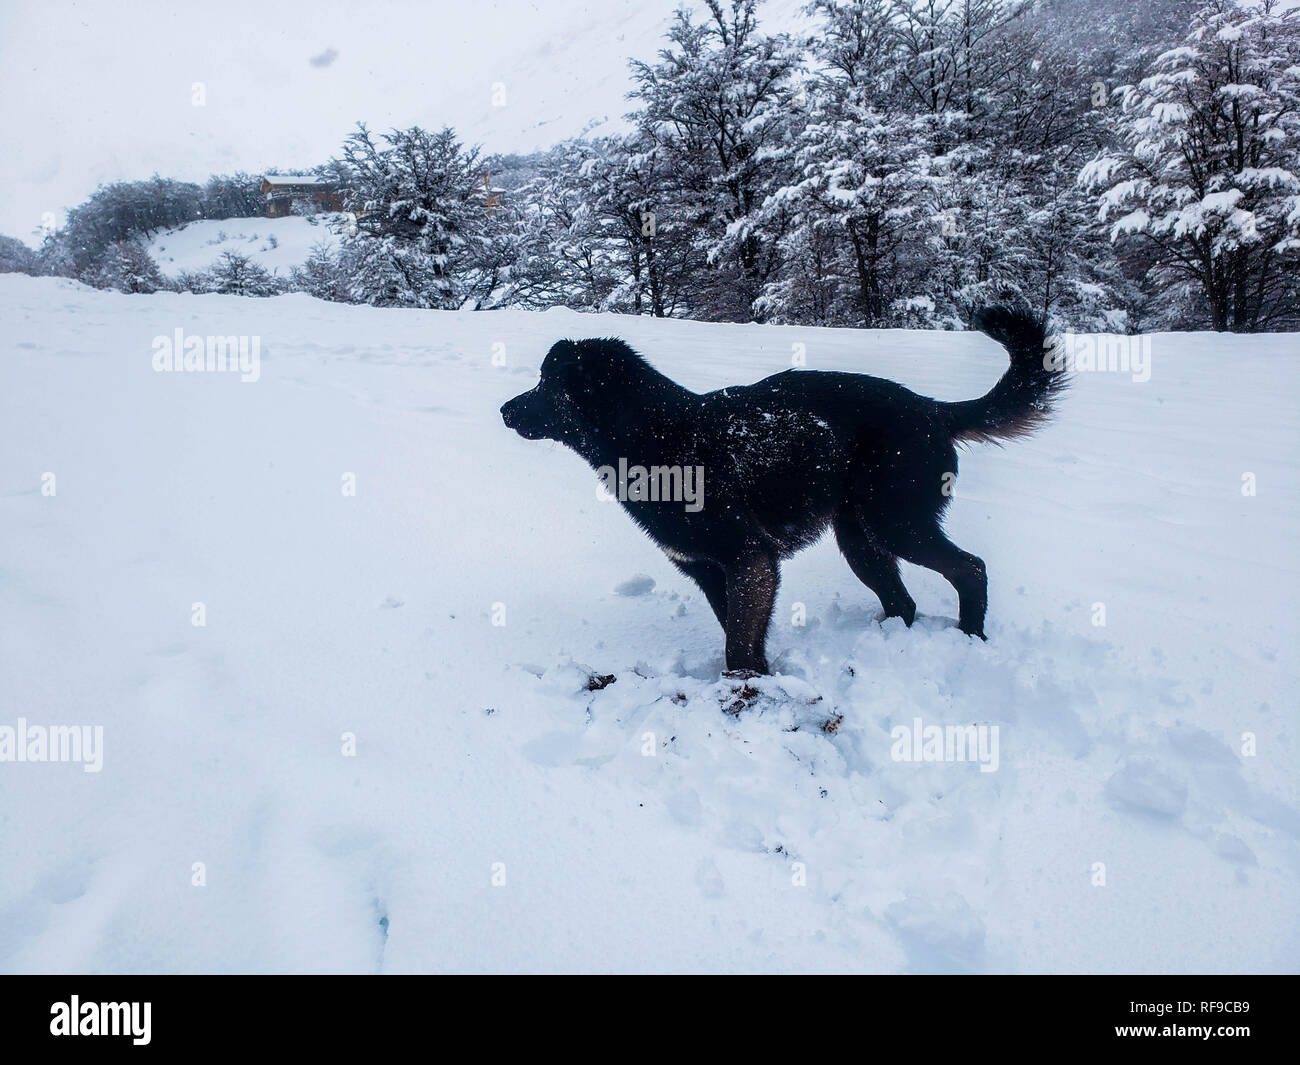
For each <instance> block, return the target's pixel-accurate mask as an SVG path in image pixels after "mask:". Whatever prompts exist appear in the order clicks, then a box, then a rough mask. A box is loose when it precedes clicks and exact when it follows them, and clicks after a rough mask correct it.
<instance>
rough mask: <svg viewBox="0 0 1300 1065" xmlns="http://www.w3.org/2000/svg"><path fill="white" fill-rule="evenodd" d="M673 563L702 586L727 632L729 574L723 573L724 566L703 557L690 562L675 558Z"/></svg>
mask: <svg viewBox="0 0 1300 1065" xmlns="http://www.w3.org/2000/svg"><path fill="white" fill-rule="evenodd" d="M673 565H674V566H676V567H677V568H678V569H679V570H681V571H682V572H683V573H684V574H686V576H688V577H690V579H691V580H693V581H694V582H695V583H696V584H698V585H699V586H700V591H702V592H703V593H704V598H705V599H707V600H708V601H709V606H710V607H712V608H713V613H714V614H715V615H716V616H717V619H718V624H719V625H721V626H722V628H723V631H724V632H725V631H726V628H727V575H726V574H725V573H723V571H722V567H721V566H719V565H717V564H716V563H713V562H706V561H704V560H703V559H692V560H690V561H689V562H687V561H682V560H679V559H673Z"/></svg>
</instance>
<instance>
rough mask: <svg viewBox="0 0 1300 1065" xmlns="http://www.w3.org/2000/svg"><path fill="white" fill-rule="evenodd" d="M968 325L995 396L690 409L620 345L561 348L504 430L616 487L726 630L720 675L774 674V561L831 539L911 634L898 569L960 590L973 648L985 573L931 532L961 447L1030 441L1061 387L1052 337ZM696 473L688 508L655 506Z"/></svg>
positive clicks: (755, 398) (717, 404) (783, 386)
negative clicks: (918, 569) (986, 358)
mask: <svg viewBox="0 0 1300 1065" xmlns="http://www.w3.org/2000/svg"><path fill="white" fill-rule="evenodd" d="M973 324H974V326H975V328H977V329H979V330H981V331H982V332H984V333H985V334H987V335H988V336H990V337H992V338H993V339H994V340H997V341H998V342H999V343H1001V344H1002V345H1003V346H1005V347H1006V348H1007V350H1008V352H1009V353H1010V356H1011V367H1010V369H1008V370H1007V372H1006V373H1005V374H1004V375H1003V377H1002V379H1001V380H1000V381H999V382H998V383H997V384H996V385H995V386H994V387H993V389H992V390H991V391H990V392H989V393H988V394H987V395H985V396H983V397H982V398H980V399H973V400H967V401H965V402H961V403H942V402H940V401H939V400H935V399H930V398H929V397H926V396H919V395H917V394H916V393H915V392H911V391H909V390H908V389H906V388H904V387H903V386H902V385H899V384H895V383H894V382H892V381H885V380H882V379H880V378H878V377H868V376H866V375H864V374H852V373H833V372H828V371H808V370H802V371H800V370H787V371H785V372H784V373H779V374H776V375H775V376H773V377H768V378H765V379H764V380H762V381H759V382H758V383H757V384H753V385H743V386H737V387H734V388H724V389H721V390H720V391H717V392H709V393H707V394H705V395H699V394H698V393H695V392H690V391H688V390H687V389H685V388H682V387H681V386H680V385H678V384H676V383H674V382H673V381H671V380H669V379H668V378H667V377H665V376H664V375H663V374H661V373H659V372H658V371H656V370H655V369H653V368H652V367H651V366H650V365H649V364H648V363H646V361H645V360H644V359H642V358H641V356H639V355H637V354H636V352H634V351H633V350H632V349H631V348H630V347H628V346H627V345H626V344H624V343H623V342H622V341H620V340H579V341H571V340H561V341H559V342H558V343H557V344H555V346H554V347H552V348H551V350H550V352H548V353H547V356H546V359H545V361H544V362H543V363H542V373H541V381H540V382H539V384H538V385H537V387H536V388H534V389H532V390H531V391H528V392H525V393H523V394H522V395H519V396H516V397H515V398H514V399H512V400H510V401H509V402H508V403H506V404H505V405H504V406H503V407H502V408H501V416H502V418H503V419H504V421H505V423H506V426H507V427H509V428H511V429H514V430H515V431H516V432H518V433H519V435H520V436H523V437H525V438H526V439H529V440H539V439H551V440H558V441H559V442H560V443H562V444H566V445H567V446H569V447H571V448H572V449H573V450H574V451H576V452H577V453H578V454H579V455H581V456H582V457H583V458H584V459H586V460H587V461H588V462H589V463H590V464H591V465H592V466H593V467H595V468H596V469H597V470H599V471H601V472H602V476H603V477H604V478H606V480H607V486H609V487H613V485H612V484H611V483H610V482H611V481H612V478H613V471H619V474H618V476H619V484H618V489H619V490H618V495H619V498H620V499H621V500H622V501H623V503H624V506H625V507H626V509H627V511H628V513H629V514H631V515H632V518H633V520H634V521H636V522H637V524H639V525H640V526H641V527H642V528H643V529H645V530H646V532H648V533H649V534H650V536H651V538H653V539H654V540H655V542H656V543H658V544H659V546H660V547H661V548H663V550H664V551H665V552H666V553H667V555H668V557H669V558H670V559H671V560H672V561H673V563H674V564H675V565H676V566H677V568H678V569H680V570H681V571H682V572H683V573H685V574H686V575H687V576H688V577H690V578H692V579H693V580H694V581H695V582H696V583H698V584H699V586H700V588H702V589H703V591H704V594H705V596H706V597H707V598H708V601H709V605H710V606H711V607H712V608H713V612H714V613H715V614H716V615H717V616H718V620H719V621H720V622H721V623H722V627H723V629H724V630H725V631H726V634H727V668H728V670H752V671H755V672H759V673H766V672H767V658H766V655H765V653H764V644H765V643H766V638H767V628H768V623H769V621H770V619H771V615H772V607H773V604H774V602H775V599H776V589H777V581H778V579H779V569H778V566H779V563H780V560H781V559H783V558H787V557H789V556H790V555H792V554H794V553H795V552H796V551H798V550H800V549H801V548H804V547H807V546H808V545H809V544H811V543H813V542H814V541H815V540H816V539H817V538H818V537H819V536H821V534H822V533H823V532H824V531H825V529H826V526H827V525H830V526H832V527H833V528H834V529H835V539H836V541H837V542H838V543H839V547H840V550H841V551H842V552H843V554H844V557H845V558H846V559H847V560H848V563H849V565H850V566H851V567H852V569H853V572H854V573H855V574H856V575H857V577H858V579H859V580H861V581H862V583H863V584H865V585H866V586H867V587H868V588H870V589H871V590H872V591H873V592H875V593H876V595H877V596H879V597H880V602H881V604H882V605H883V606H884V608H885V615H886V616H887V617H895V616H898V617H902V619H903V620H904V622H906V623H907V624H908V625H911V624H912V620H913V619H914V618H915V616H916V604H915V603H914V602H913V601H912V597H911V596H910V595H908V593H907V589H906V588H904V587H903V582H902V580H901V579H900V578H899V575H898V560H899V559H900V558H904V559H906V560H907V561H909V562H914V563H916V564H917V565H920V566H925V567H927V568H929V569H932V570H935V571H936V572H938V573H941V574H942V575H943V576H944V577H945V578H946V579H947V580H948V581H949V582H950V583H951V584H952V586H953V587H954V588H955V589H956V590H957V596H958V600H959V620H958V624H959V626H960V627H961V630H962V631H963V632H965V633H967V634H969V635H971V636H979V637H980V638H981V639H982V638H984V612H985V609H986V607H987V602H988V594H987V585H988V582H987V579H986V577H985V572H984V563H983V561H982V560H980V559H978V558H976V557H975V556H974V555H972V554H969V553H968V552H966V551H963V550H961V549H960V548H959V547H957V546H956V545H955V544H953V543H952V542H950V541H949V540H948V538H947V537H946V536H944V534H943V530H942V528H941V527H940V518H941V516H942V514H943V511H944V508H945V507H946V506H947V503H948V500H949V498H950V492H951V484H952V482H953V478H954V477H955V475H956V473H957V452H956V450H955V448H954V447H953V444H954V442H956V441H975V440H987V441H993V440H999V439H1003V438H1009V437H1016V436H1023V435H1025V434H1027V433H1029V432H1030V431H1032V430H1033V429H1034V428H1035V427H1037V426H1038V425H1040V424H1041V423H1042V422H1043V421H1045V420H1046V418H1047V417H1048V415H1049V414H1050V413H1051V405H1052V401H1053V399H1054V398H1055V397H1056V396H1057V394H1058V393H1059V392H1060V390H1061V389H1062V388H1063V387H1064V385H1065V380H1066V378H1065V375H1064V373H1063V372H1062V371H1061V370H1059V369H1055V368H1053V367H1051V366H1049V365H1048V361H1047V360H1045V359H1044V347H1045V336H1044V328H1043V326H1042V324H1041V323H1039V322H1037V321H1035V320H1034V319H1033V318H1031V317H1030V316H1028V315H1026V314H1023V313H1020V312H1017V311H1013V310H1009V309H1006V308H993V309H989V310H985V311H982V312H980V313H979V314H977V315H976V317H975V321H974V323H973ZM638 467H639V468H640V469H639V470H637V468H638ZM629 468H631V469H632V470H633V474H634V479H635V480H636V483H635V484H634V485H633V486H632V488H633V490H631V491H628V490H626V489H627V483H626V476H625V474H624V471H626V470H628V469H629ZM700 472H702V476H700V477H699V478H698V481H699V483H698V484H697V485H696V486H695V491H696V493H697V495H698V498H697V499H695V500H693V501H691V500H690V499H689V495H688V496H687V501H686V502H685V503H684V502H683V500H682V499H681V498H679V499H677V500H669V499H665V498H664V496H666V495H673V494H678V495H680V494H681V492H680V491H679V489H689V488H690V487H691V482H692V481H693V480H695V478H694V477H692V474H694V473H700ZM647 481H648V482H649V484H648V486H647ZM705 482H707V483H705ZM656 489H658V490H656ZM665 489H666V490H665ZM701 490H702V494H699V493H700V492H701Z"/></svg>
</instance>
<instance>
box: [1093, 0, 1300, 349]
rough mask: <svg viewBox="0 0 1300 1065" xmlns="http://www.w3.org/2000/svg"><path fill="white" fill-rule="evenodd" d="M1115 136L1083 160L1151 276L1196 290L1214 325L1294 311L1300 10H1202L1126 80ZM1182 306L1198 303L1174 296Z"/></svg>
mask: <svg viewBox="0 0 1300 1065" xmlns="http://www.w3.org/2000/svg"><path fill="white" fill-rule="evenodd" d="M1117 125H1118V129H1117V132H1118V136H1119V144H1118V145H1117V146H1116V147H1115V148H1112V149H1109V150H1105V151H1102V152H1100V153H1099V154H1098V155H1097V156H1096V157H1094V158H1093V160H1092V161H1091V162H1089V163H1088V164H1087V165H1086V166H1085V167H1084V168H1083V170H1082V172H1081V174H1080V176H1079V180H1080V182H1081V184H1082V185H1083V186H1084V187H1085V188H1088V189H1090V190H1093V191H1094V192H1095V193H1096V194H1097V197H1098V204H1099V217H1100V218H1101V219H1102V220H1104V221H1107V222H1109V223H1110V234H1111V238H1112V240H1114V241H1117V242H1123V241H1137V242H1141V243H1142V244H1144V245H1145V246H1146V251H1147V252H1148V254H1149V255H1150V256H1151V258H1152V260H1153V262H1154V267H1155V269H1154V271H1153V274H1152V276H1151V278H1150V281H1151V283H1152V284H1154V285H1156V286H1158V287H1160V288H1162V289H1165V290H1172V293H1173V295H1174V296H1178V295H1182V296H1184V297H1186V296H1188V295H1190V294H1191V293H1193V292H1194V293H1195V295H1196V296H1197V297H1199V300H1200V301H1202V307H1203V312H1202V313H1201V314H1199V315H1196V317H1194V318H1193V319H1192V320H1191V321H1188V320H1186V319H1183V320H1181V321H1171V322H1169V323H1168V324H1171V325H1182V326H1186V325H1194V324H1198V323H1200V322H1204V323H1206V324H1208V325H1210V326H1211V328H1214V329H1218V330H1234V331H1249V330H1256V329H1267V328H1282V327H1287V326H1290V327H1294V326H1295V324H1296V323H1297V322H1300V307H1298V306H1297V304H1298V302H1300V301H1298V296H1300V287H1298V286H1300V283H1298V281H1297V278H1300V176H1298V175H1300V19H1298V17H1297V12H1296V11H1295V10H1294V9H1287V10H1284V9H1281V8H1280V7H1279V6H1278V5H1277V4H1275V3H1272V2H1271V0H1264V2H1263V3H1254V4H1249V5H1246V6H1238V5H1237V4H1235V3H1231V2H1230V0H1216V2H1214V3H1211V4H1210V5H1208V6H1207V7H1205V8H1203V9H1201V10H1200V11H1199V12H1198V13H1197V14H1196V16H1195V17H1194V19H1193V21H1192V25H1191V27H1190V29H1189V30H1188V32H1187V35H1186V37H1185V39H1184V40H1183V42H1182V43H1181V45H1180V46H1178V47H1177V48H1174V49H1172V50H1170V51H1168V52H1166V53H1165V54H1164V55H1162V56H1161V57H1160V58H1159V60H1158V61H1157V62H1156V64H1155V70H1154V72H1153V73H1152V74H1151V75H1150V76H1148V77H1146V78H1144V79H1143V80H1142V81H1141V82H1139V83H1138V84H1137V85H1135V86H1129V87H1126V88H1125V89H1124V91H1123V110H1122V113H1121V114H1120V116H1119V117H1118V119H1117ZM1170 302H1171V304H1172V305H1173V306H1174V307H1175V308H1176V309H1177V310H1179V311H1181V312H1182V313H1184V314H1186V313H1187V312H1189V311H1191V312H1192V313H1195V304H1194V303H1192V302H1191V301H1189V300H1187V299H1184V300H1183V301H1181V302H1178V301H1170Z"/></svg>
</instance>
